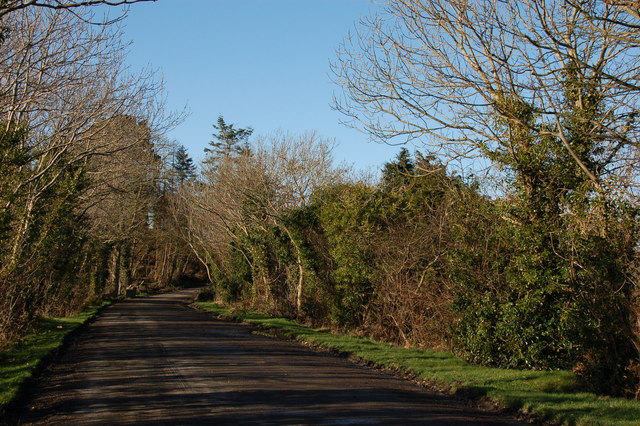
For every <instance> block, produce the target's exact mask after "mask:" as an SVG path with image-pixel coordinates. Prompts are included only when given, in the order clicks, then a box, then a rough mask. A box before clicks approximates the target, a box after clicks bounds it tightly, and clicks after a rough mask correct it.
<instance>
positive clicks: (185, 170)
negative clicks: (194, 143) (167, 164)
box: [173, 145, 196, 184]
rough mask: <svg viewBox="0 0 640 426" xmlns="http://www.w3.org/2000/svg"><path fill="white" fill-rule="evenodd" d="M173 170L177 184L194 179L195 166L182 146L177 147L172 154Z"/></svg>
mask: <svg viewBox="0 0 640 426" xmlns="http://www.w3.org/2000/svg"><path fill="white" fill-rule="evenodd" d="M173 169H174V170H175V175H176V178H177V183H178V184H181V183H183V182H184V181H186V180H193V179H194V178H195V177H196V166H195V164H193V159H192V158H191V157H190V156H189V153H188V152H187V148H185V146H184V145H180V146H178V147H177V148H176V150H175V152H174V155H173Z"/></svg>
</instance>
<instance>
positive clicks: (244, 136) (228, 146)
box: [204, 115, 253, 163]
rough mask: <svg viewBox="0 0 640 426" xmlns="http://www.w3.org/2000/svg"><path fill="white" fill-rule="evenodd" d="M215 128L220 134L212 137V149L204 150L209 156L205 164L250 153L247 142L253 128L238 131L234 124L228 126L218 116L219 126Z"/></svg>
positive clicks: (214, 126)
mask: <svg viewBox="0 0 640 426" xmlns="http://www.w3.org/2000/svg"><path fill="white" fill-rule="evenodd" d="M213 128H214V129H216V130H217V131H218V132H217V133H214V134H213V135H212V136H213V140H211V141H210V142H209V145H210V146H211V148H205V149H204V152H206V153H208V154H209V155H208V156H207V158H206V159H205V160H204V162H205V163H211V162H214V161H216V160H218V159H220V158H224V157H228V156H231V155H234V154H235V155H238V154H243V153H248V152H249V146H248V142H247V140H248V139H249V136H251V134H252V133H253V129H252V128H251V127H247V128H246V129H243V128H239V129H236V128H234V125H233V124H227V123H226V122H225V121H224V118H223V117H222V116H221V115H220V116H218V124H217V125H215V124H214V125H213Z"/></svg>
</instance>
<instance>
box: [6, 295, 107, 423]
mask: <svg viewBox="0 0 640 426" xmlns="http://www.w3.org/2000/svg"><path fill="white" fill-rule="evenodd" d="M107 304H109V302H102V303H100V304H95V305H91V306H88V307H87V308H85V309H84V310H83V311H81V312H80V313H78V314H76V315H74V316H72V317H68V318H42V319H40V320H38V321H37V322H36V323H35V324H34V326H33V331H32V332H31V333H29V334H27V335H26V336H24V337H23V338H21V339H20V340H19V341H18V342H16V343H15V344H13V345H12V346H11V347H9V348H8V349H6V350H4V351H2V352H0V419H1V418H2V417H3V416H4V415H5V410H6V409H7V406H8V404H9V403H10V402H11V401H12V400H13V399H14V398H15V397H16V395H17V394H18V392H19V390H20V387H21V386H22V384H23V383H24V381H25V380H27V379H28V378H30V377H31V376H32V375H33V373H34V371H35V370H36V369H37V368H38V367H39V366H40V363H41V362H42V360H43V359H45V358H46V357H47V356H48V355H49V354H51V353H52V352H53V351H54V350H55V349H57V348H58V347H59V346H60V345H61V344H62V342H63V340H64V338H65V336H66V335H67V334H69V333H70V332H71V331H73V330H75V329H76V328H77V327H79V326H80V325H82V324H83V323H84V322H86V321H87V320H88V319H90V318H91V317H93V316H94V315H95V314H96V312H97V311H98V310H99V309H100V308H101V307H103V306H105V305H107Z"/></svg>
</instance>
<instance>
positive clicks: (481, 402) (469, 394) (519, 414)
mask: <svg viewBox="0 0 640 426" xmlns="http://www.w3.org/2000/svg"><path fill="white" fill-rule="evenodd" d="M185 305H186V306H189V307H190V308H191V309H195V310H197V311H201V312H207V313H208V314H210V315H211V316H213V317H214V318H217V319H220V320H223V321H231V322H236V323H241V324H245V325H247V326H250V327H252V328H253V331H252V332H253V333H254V334H260V335H262V336H266V337H270V338H274V339H279V340H284V341H289V342H296V343H298V344H300V345H303V346H306V347H308V348H310V349H312V350H314V351H316V352H321V353H325V354H329V355H332V356H335V357H339V358H343V359H346V360H348V361H349V362H352V363H354V364H357V365H360V366H363V367H367V368H371V369H373V370H377V371H380V372H382V373H385V374H388V375H390V376H393V377H397V378H400V379H404V380H408V381H410V382H412V383H415V384H417V385H418V386H420V387H422V388H424V389H426V390H428V391H430V392H433V393H436V394H438V395H442V396H446V397H450V398H455V399H456V400H457V401H459V402H462V403H464V404H466V405H467V406H469V407H473V408H477V409H479V410H482V411H485V412H493V413H502V414H507V415H510V416H512V417H514V418H515V419H516V420H518V421H521V422H524V423H529V424H534V425H541V426H561V425H562V423H558V422H555V421H551V420H547V419H544V418H542V416H540V415H537V414H532V413H528V412H526V411H522V410H516V409H510V408H509V407H506V406H505V405H504V404H500V403H498V402H496V401H494V400H492V399H491V398H489V397H488V396H486V395H485V394H484V393H483V392H482V391H481V390H474V389H469V388H454V386H453V385H449V384H446V383H442V382H437V381H435V380H430V379H425V378H423V377H419V376H417V375H416V374H415V373H414V372H412V371H411V370H408V369H406V368H402V367H389V366H387V365H384V364H380V363H377V362H373V361H370V360H368V359H365V358H362V357H360V356H358V355H355V354H353V353H351V352H345V351H340V350H338V349H335V348H331V347H327V346H323V345H320V344H318V343H314V342H309V341H307V340H304V339H301V338H297V337H292V336H290V335H288V334H286V333H285V332H283V331H282V330H279V329H277V328H271V327H268V326H264V325H261V324H254V323H251V322H247V321H244V320H242V318H240V317H236V316H230V317H229V316H225V315H219V314H216V313H214V312H210V311H205V310H203V309H200V308H199V307H198V306H196V305H195V303H191V304H185Z"/></svg>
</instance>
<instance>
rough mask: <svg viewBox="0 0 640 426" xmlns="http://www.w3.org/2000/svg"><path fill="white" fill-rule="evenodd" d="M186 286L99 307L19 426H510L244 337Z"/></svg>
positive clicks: (402, 385) (410, 387) (351, 367)
mask: <svg viewBox="0 0 640 426" xmlns="http://www.w3.org/2000/svg"><path fill="white" fill-rule="evenodd" d="M194 295H195V290H182V291H178V292H174V293H170V294H162V295H157V296H152V297H148V298H139V299H132V300H126V301H123V302H120V303H117V304H115V305H113V306H111V307H109V308H107V309H106V310H104V311H103V312H102V314H101V315H100V316H99V317H98V318H97V319H96V320H95V321H94V322H92V323H91V324H89V325H88V326H86V327H85V328H84V329H83V330H82V331H81V332H80V334H79V335H78V338H77V340H76V342H75V343H74V344H73V345H71V346H70V347H69V348H67V349H65V351H64V352H63V354H62V355H61V357H60V359H59V360H58V361H57V362H56V363H55V364H54V365H52V367H51V368H50V369H49V370H48V371H47V372H45V373H44V374H43V376H42V377H41V378H40V379H39V381H38V383H36V385H35V386H34V394H33V395H32V396H31V398H30V400H28V401H26V403H25V404H26V405H25V406H24V408H22V409H21V410H20V413H19V418H20V420H19V422H20V423H21V424H66V425H94V424H95V425H125V424H126V425H132V424H137V425H158V424H173V425H189V424H241V425H245V424H325V425H332V424H334V425H352V424H434V425H470V424H478V425H512V424H519V423H518V422H517V421H516V420H514V419H512V418H510V417H508V416H506V415H503V414H499V413H487V412H482V411H479V410H476V409H474V408H471V407H467V406H466V405H465V404H464V403H461V402H458V401H456V400H453V399H451V398H447V397H445V396H440V395H436V394H432V393H430V392H428V391H426V390H424V389H422V388H421V387H420V386H418V385H416V384H414V383H411V382H409V381H406V380H402V379H399V378H394V377H391V376H388V375H386V374H383V373H381V372H378V371H375V370H372V369H369V368H366V367H362V366H358V365H355V364H353V363H350V362H349V361H347V360H345V359H342V358H338V357H334V356H331V355H329V354H324V353H317V352H314V351H313V350H311V349H309V348H306V347H304V346H301V345H297V344H296V343H294V342H287V341H281V340H278V339H271V338H268V337H264V336H260V335H255V334H252V333H251V330H252V327H251V326H247V325H242V324H236V323H229V322H224V321H221V320H218V319H215V318H213V317H212V316H211V315H210V314H208V313H206V312H199V311H196V310H193V309H190V308H189V307H187V306H186V303H188V302H190V301H191V300H192V299H193V297H194Z"/></svg>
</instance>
